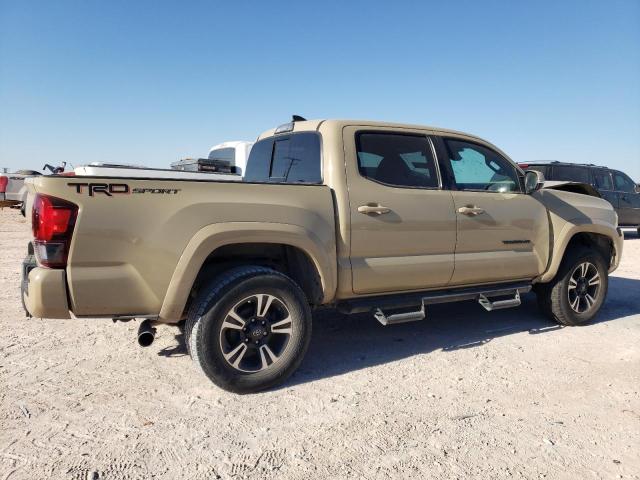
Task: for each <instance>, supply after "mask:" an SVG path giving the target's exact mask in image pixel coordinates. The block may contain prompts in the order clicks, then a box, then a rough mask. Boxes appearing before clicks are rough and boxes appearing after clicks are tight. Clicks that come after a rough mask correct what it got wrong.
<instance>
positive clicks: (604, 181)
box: [593, 170, 613, 190]
mask: <svg viewBox="0 0 640 480" xmlns="http://www.w3.org/2000/svg"><path fill="white" fill-rule="evenodd" d="M593 179H594V180H595V183H596V188H598V189H600V190H613V183H611V175H609V172H607V171H604V170H603V171H594V172H593Z"/></svg>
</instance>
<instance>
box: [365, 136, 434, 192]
mask: <svg viewBox="0 0 640 480" xmlns="http://www.w3.org/2000/svg"><path fill="white" fill-rule="evenodd" d="M356 149H357V155H358V171H359V172H360V175H362V176H363V177H365V178H367V179H369V180H372V181H374V182H378V183H383V184H385V185H389V186H394V187H414V188H438V173H437V170H436V164H435V160H434V158H433V153H432V151H431V144H430V143H429V140H428V139H427V137H425V136H424V135H411V134H401V133H383V132H366V133H364V132H363V133H359V134H358V135H357V136H356Z"/></svg>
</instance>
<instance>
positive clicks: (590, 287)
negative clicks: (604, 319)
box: [536, 247, 609, 326]
mask: <svg viewBox="0 0 640 480" xmlns="http://www.w3.org/2000/svg"><path fill="white" fill-rule="evenodd" d="M608 286H609V277H608V270H607V266H606V264H605V261H604V259H603V258H602V256H601V255H600V254H599V253H598V252H596V251H594V250H592V249H589V248H586V247H578V248H575V249H573V250H571V251H569V252H568V253H567V254H566V257H565V258H564V259H563V261H562V264H561V265H560V268H559V270H558V273H557V274H556V277H555V278H554V279H553V280H552V281H551V282H549V283H547V284H543V285H540V286H538V288H537V289H536V294H537V297H538V305H539V306H540V309H541V310H542V311H543V312H544V313H545V314H546V315H547V316H549V317H550V318H552V319H553V320H555V321H556V322H558V323H560V324H561V325H570V326H575V325H584V324H586V323H588V322H589V321H591V320H592V319H593V318H594V317H595V316H596V315H597V314H598V312H599V310H600V308H601V307H602V304H603V303H604V300H605V298H606V296H607V289H608Z"/></svg>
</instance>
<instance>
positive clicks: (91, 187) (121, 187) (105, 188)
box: [67, 182, 180, 197]
mask: <svg viewBox="0 0 640 480" xmlns="http://www.w3.org/2000/svg"><path fill="white" fill-rule="evenodd" d="M67 185H68V186H70V187H71V188H75V189H76V193H79V194H83V193H87V194H89V196H90V197H93V196H95V195H97V194H100V193H102V194H104V195H106V196H108V197H113V196H114V195H129V194H132V193H133V194H139V193H152V194H166V195H175V194H177V193H178V192H179V191H180V189H179V188H137V187H136V188H134V189H133V190H132V189H130V188H129V185H127V184H126V183H76V182H73V183H67Z"/></svg>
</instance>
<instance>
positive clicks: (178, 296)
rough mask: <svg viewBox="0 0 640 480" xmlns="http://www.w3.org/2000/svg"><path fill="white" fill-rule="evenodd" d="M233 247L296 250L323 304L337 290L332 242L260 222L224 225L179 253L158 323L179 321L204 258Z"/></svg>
mask: <svg viewBox="0 0 640 480" xmlns="http://www.w3.org/2000/svg"><path fill="white" fill-rule="evenodd" d="M234 243H277V244H282V245H289V246H292V247H296V248H299V249H300V250H302V251H303V252H305V253H306V254H307V255H308V257H309V258H310V259H311V261H312V262H313V264H314V266H315V268H316V270H317V271H318V274H319V276H320V282H321V285H322V294H323V303H327V302H330V301H331V300H332V299H333V297H334V295H335V291H336V287H337V260H336V246H335V239H334V238H332V241H331V242H322V240H321V239H320V238H319V237H318V236H317V235H316V234H315V233H314V232H312V231H309V230H307V229H305V228H303V227H301V226H298V225H291V224H285V223H263V222H225V223H215V224H211V225H207V226H206V227H203V228H202V229H200V230H199V231H198V232H197V233H196V234H195V235H194V236H193V237H192V238H191V240H190V241H189V243H188V244H187V246H186V247H185V249H184V250H183V252H182V254H181V256H180V259H179V260H178V264H177V265H176V268H175V270H174V272H173V275H172V277H171V281H170V282H169V286H168V288H167V293H166V295H165V298H164V301H163V303H162V308H161V309H160V315H159V321H161V322H164V323H176V322H178V321H180V320H181V319H182V316H183V315H182V314H183V312H184V308H185V305H186V304H187V300H188V298H189V294H190V293H191V288H192V287H193V283H194V281H195V279H196V276H197V275H198V272H199V271H200V268H201V267H202V265H203V264H204V262H205V260H206V259H207V257H208V256H209V255H210V254H211V253H212V252H214V251H215V250H217V249H218V248H220V247H223V246H225V245H232V244H234Z"/></svg>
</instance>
